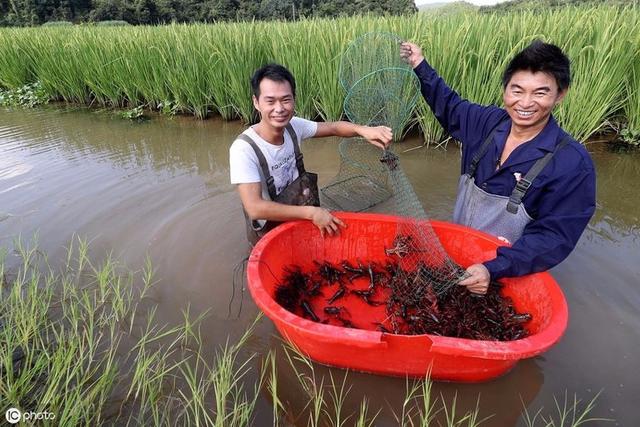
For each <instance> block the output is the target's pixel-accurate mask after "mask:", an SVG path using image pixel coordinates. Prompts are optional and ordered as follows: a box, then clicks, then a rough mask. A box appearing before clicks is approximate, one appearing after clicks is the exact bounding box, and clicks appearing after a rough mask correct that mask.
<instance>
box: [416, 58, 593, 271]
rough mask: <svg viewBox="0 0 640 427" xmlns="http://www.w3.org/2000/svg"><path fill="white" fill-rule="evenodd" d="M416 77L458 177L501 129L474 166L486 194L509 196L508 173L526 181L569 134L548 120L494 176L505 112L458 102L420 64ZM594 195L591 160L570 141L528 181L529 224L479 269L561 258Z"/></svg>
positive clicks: (545, 265)
mask: <svg viewBox="0 0 640 427" xmlns="http://www.w3.org/2000/svg"><path fill="white" fill-rule="evenodd" d="M415 73H416V74H417V75H418V78H419V79H420V83H421V90H422V95H423V96H424V98H425V100H426V101H427V103H428V104H429V106H430V107H431V110H432V111H433V113H434V114H435V116H436V118H437V119H438V121H439V122H440V124H441V125H442V127H443V128H444V129H445V130H446V131H447V132H448V133H449V134H450V135H451V136H452V137H454V138H455V139H457V140H458V141H460V142H461V143H462V168H461V172H462V173H464V172H465V171H466V170H467V168H468V167H469V164H470V163H471V159H472V157H473V154H474V153H475V151H476V150H477V149H478V148H479V146H480V144H482V142H483V141H484V140H485V139H486V138H487V137H488V135H489V133H490V132H491V130H492V129H493V128H494V127H496V126H497V125H498V124H499V127H498V128H497V130H496V133H495V134H494V137H493V140H494V144H493V145H492V146H490V147H489V149H488V150H487V153H486V154H485V155H484V157H483V158H482V159H481V160H480V163H479V164H478V168H477V170H476V173H475V182H476V185H478V186H479V187H480V188H482V189H483V190H485V191H486V192H488V193H491V194H497V195H501V196H507V197H508V196H509V195H511V192H512V191H513V189H514V187H515V185H516V178H515V175H514V173H516V172H517V173H520V174H522V176H525V174H526V172H527V171H529V169H530V168H531V167H532V166H533V164H534V163H535V162H536V160H538V159H539V158H541V157H543V156H544V155H545V154H546V153H547V152H549V151H553V149H554V147H555V146H556V144H558V143H559V142H560V141H561V139H562V138H563V137H564V136H565V135H567V133H566V132H565V131H563V130H562V129H561V128H560V126H558V124H557V123H556V121H555V119H554V118H553V117H550V119H549V122H548V123H547V125H546V126H545V128H544V129H543V130H542V131H541V132H540V133H539V134H538V135H537V136H536V137H534V138H533V139H532V140H530V141H528V142H526V143H524V144H522V145H520V146H519V147H517V148H516V149H515V150H514V151H513V152H512V153H511V155H510V156H509V158H508V159H507V161H506V162H505V163H504V164H503V165H502V166H501V167H500V168H499V169H498V170H496V165H497V164H498V162H499V160H500V155H501V154H502V150H503V148H504V146H505V144H506V141H507V137H508V136H509V131H510V130H511V119H510V118H509V115H508V114H507V112H506V111H505V110H504V109H502V108H498V107H496V106H482V105H478V104H473V103H471V102H469V101H467V100H465V99H462V98H461V97H460V96H459V95H458V94H457V93H456V92H454V91H453V90H451V88H449V87H448V86H447V85H446V83H445V82H444V80H443V79H442V78H441V77H440V76H438V74H437V73H436V71H435V70H434V69H433V68H431V66H429V64H427V62H426V61H423V62H422V63H420V65H418V66H417V67H416V68H415ZM501 122H502V123H501ZM595 193H596V175H595V170H594V167H593V162H592V161H591V157H590V156H589V153H587V150H586V149H585V148H584V146H582V144H580V143H578V142H577V141H575V140H574V139H573V138H571V143H570V144H569V145H567V146H566V147H564V148H562V149H561V150H559V151H558V152H557V153H556V154H555V156H554V157H553V158H552V160H551V162H550V163H549V164H548V165H547V166H546V167H545V168H544V169H543V170H542V172H541V173H540V174H539V175H538V177H537V178H536V179H535V180H534V181H533V183H532V184H531V187H530V188H529V190H528V191H527V193H526V195H525V197H524V198H523V200H522V203H523V204H524V207H525V209H526V210H527V213H528V214H529V215H530V216H531V217H532V218H533V221H531V222H530V223H529V224H527V226H526V227H525V229H524V232H523V234H522V236H521V237H520V238H519V239H518V240H517V241H516V242H512V246H511V247H506V246H505V247H501V248H499V249H498V253H497V257H496V258H495V259H493V260H491V261H488V262H485V263H484V265H485V266H486V267H487V269H488V270H489V272H490V273H491V278H492V279H499V278H501V277H517V276H522V275H525V274H529V273H535V272H539V271H544V270H548V269H549V268H551V267H553V266H555V265H556V264H558V263H560V262H561V261H562V260H564V259H565V258H566V257H567V256H568V255H569V253H570V252H571V251H572V250H573V248H574V247H575V245H576V243H577V242H578V239H579V238H580V235H581V234H582V232H583V231H584V229H585V227H586V226H587V223H588V222H589V219H591V216H592V215H593V213H594V211H595Z"/></svg>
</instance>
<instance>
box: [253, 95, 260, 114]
mask: <svg viewBox="0 0 640 427" xmlns="http://www.w3.org/2000/svg"><path fill="white" fill-rule="evenodd" d="M251 99H252V100H253V108H255V109H256V110H258V98H256V96H255V95H251ZM258 111H260V110H258Z"/></svg>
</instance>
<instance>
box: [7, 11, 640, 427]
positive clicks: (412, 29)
mask: <svg viewBox="0 0 640 427" xmlns="http://www.w3.org/2000/svg"><path fill="white" fill-rule="evenodd" d="M371 31H387V32H392V33H395V34H398V35H400V36H401V37H403V38H405V39H407V40H411V41H414V42H416V43H418V44H420V45H421V46H422V47H423V51H424V53H425V56H426V57H427V59H428V60H429V61H430V62H431V63H432V64H433V65H434V66H435V67H436V69H438V70H439V71H440V73H441V74H442V75H443V76H444V77H445V79H446V80H447V82H448V83H449V84H450V85H451V86H452V87H453V88H455V89H456V90H457V91H458V92H459V93H460V94H461V95H462V96H464V97H466V98H468V99H470V100H472V101H475V102H479V103H484V104H488V103H498V104H500V102H501V96H500V90H499V88H500V77H501V72H502V69H503V68H504V66H505V64H506V62H507V61H508V59H509V58H510V57H511V56H512V55H513V54H514V53H515V52H517V51H518V50H519V49H521V48H522V47H524V46H525V45H527V44H528V43H529V42H530V41H531V40H533V39H535V38H542V39H544V40H546V41H550V42H553V43H555V44H558V45H559V46H560V47H562V48H563V49H564V50H565V51H566V52H567V53H568V55H569V57H570V58H571V60H572V63H573V81H574V83H573V85H572V87H571V90H570V92H569V95H568V97H567V98H566V99H565V101H563V103H562V104H561V105H560V107H559V109H558V110H557V111H556V112H555V114H556V117H557V118H558V120H559V121H560V122H561V124H562V125H563V126H564V127H565V128H566V129H567V130H568V131H569V132H571V133H572V134H573V135H574V136H575V137H576V138H577V139H579V140H581V141H586V140H587V139H588V138H589V137H591V136H593V135H594V134H597V133H598V132H600V131H602V130H603V129H605V128H608V127H609V126H613V127H616V128H618V129H620V128H621V127H622V126H626V127H627V128H629V129H637V130H639V132H640V8H638V7H629V8H625V9H621V8H614V7H596V8H564V9H558V10H554V11H550V12H546V13H540V12H536V13H532V12H526V11H525V12H519V13H515V14H510V15H490V14H475V13H465V14H451V15H444V16H430V15H426V14H416V15H413V16H407V17H371V16H365V17H356V18H343V19H337V20H303V21H298V22H293V23H261V22H250V23H234V24H219V25H171V26H163V27H121V28H113V27H93V26H73V27H64V28H62V27H60V28H55V27H46V28H16V29H9V28H0V89H4V90H23V89H21V88H24V87H25V85H29V84H34V83H37V85H36V86H30V87H32V88H37V89H33V90H31V89H30V90H29V91H31V92H29V93H31V94H33V93H35V92H37V93H38V94H39V95H38V94H36V95H37V96H36V98H37V97H39V96H45V97H46V98H50V99H53V100H57V101H63V102H68V103H70V104H74V105H73V106H71V107H64V106H61V105H58V104H56V105H54V106H46V107H44V108H35V109H31V110H21V109H5V108H4V107H0V418H1V417H2V411H5V410H7V409H8V408H10V407H13V408H17V409H19V410H20V411H21V412H22V413H23V414H25V413H26V414H34V415H30V416H31V417H35V414H41V415H42V414H45V415H44V416H45V417H46V418H44V417H43V418H40V419H35V418H31V419H25V418H23V420H25V421H24V423H23V424H25V425H51V426H54V425H55V426H57V425H69V426H75V425H87V426H94V425H167V426H169V425H171V426H173V425H185V426H200V425H202V426H209V425H211V426H220V427H223V426H268V425H274V426H276V425H281V426H336V427H338V426H362V427H365V426H383V427H384V426H395V425H403V426H405V425H406V426H418V425H419V426H427V425H438V426H452V427H453V426H465V427H475V426H478V425H482V426H489V427H491V426H495V427H503V426H519V427H522V426H526V427H533V426H545V427H550V426H572V427H577V426H580V425H585V424H587V425H631V424H629V423H630V422H632V420H635V419H636V416H635V415H634V413H635V410H636V403H637V399H636V397H635V396H637V393H638V390H640V383H638V381H637V356H638V354H637V342H638V331H639V330H640V321H639V320H638V316H637V307H638V304H639V302H640V293H639V292H638V288H637V286H636V285H635V283H637V281H638V280H639V278H640V276H639V274H638V271H637V270H636V267H637V265H638V262H639V260H638V255H637V254H638V251H637V249H638V244H640V227H638V224H640V219H639V217H638V213H637V212H638V211H637V195H636V194H635V192H634V190H633V186H631V185H630V184H629V183H633V182H635V181H637V179H638V177H640V167H639V166H638V165H639V164H640V163H638V159H640V157H638V154H640V153H638V152H637V151H635V152H634V151H632V152H630V153H626V152H624V153H619V152H610V151H609V150H608V148H603V147H601V146H598V144H589V147H590V148H589V149H590V151H591V152H592V156H593V157H594V160H595V161H596V164H597V170H598V184H599V194H598V206H597V212H596V215H595V217H594V219H593V220H592V222H591V224H590V226H589V228H588V229H587V231H586V233H585V237H584V238H583V239H581V242H580V244H579V245H578V247H577V249H576V251H575V253H574V254H572V257H571V258H570V259H569V260H567V262H565V263H563V264H562V265H560V266H559V267H558V268H557V269H554V271H553V274H554V277H556V279H557V280H558V282H559V283H560V284H561V286H562V287H563V290H564V291H565V293H566V295H567V300H568V302H569V305H570V307H571V319H572V320H571V323H570V325H569V329H568V330H567V332H566V335H565V337H564V338H563V340H562V341H561V342H560V343H559V344H558V345H557V346H556V347H554V348H553V349H551V350H550V351H549V352H547V353H545V355H544V356H541V357H537V358H535V359H530V360H526V361H522V362H520V363H519V364H518V366H517V367H516V368H514V370H513V371H512V372H510V373H508V374H507V375H505V376H504V377H501V378H498V379H496V380H495V381H491V382H488V383H485V384H477V385H476V384H455V383H433V382H431V381H430V380H429V379H428V378H425V379H422V380H420V379H418V380H415V381H411V380H405V379H403V378H387V377H380V376H374V375H368V374H363V373H357V372H349V371H346V370H340V369H332V368H328V367H325V366H321V365H318V364H315V363H313V362H311V361H310V360H308V359H307V358H306V357H305V356H304V355H302V354H300V353H299V352H298V351H297V350H296V349H295V348H292V347H291V346H290V345H287V344H285V343H284V342H283V341H282V340H281V338H279V337H278V335H277V333H276V331H275V329H274V328H273V325H272V324H271V323H270V321H269V320H267V319H265V318H263V317H260V314H259V310H258V309H257V307H256V306H255V305H254V304H253V303H252V302H251V301H250V298H249V296H248V294H246V292H245V293H244V294H238V293H235V292H241V287H237V286H236V287H233V286H232V285H233V284H234V283H233V282H234V280H235V279H237V278H236V277H234V275H235V273H236V272H235V271H234V270H233V267H234V265H236V264H237V262H239V261H240V260H242V259H243V258H244V257H246V255H247V254H248V251H249V248H248V246H247V244H246V242H245V241H244V224H243V223H242V222H241V220H240V218H242V213H241V209H240V205H239V201H238V199H237V195H236V194H235V190H234V188H233V187H232V186H230V185H229V183H228V174H229V171H228V145H229V143H230V142H231V141H232V140H233V138H234V137H235V135H237V134H238V133H239V132H240V131H241V130H242V129H243V127H244V123H246V122H250V121H251V120H252V115H253V107H252V104H251V101H250V89H249V84H248V79H249V76H250V75H251V73H252V72H253V70H254V69H255V68H257V67H258V66H260V65H262V64H263V63H265V62H267V61H276V62H280V63H283V64H284V65H286V66H287V67H289V68H290V69H291V70H292V71H293V73H294V75H295V76H296V79H297V83H298V91H297V102H296V104H297V113H298V114H299V115H301V116H304V117H308V118H317V119H322V120H335V119H339V118H342V117H343V101H344V98H345V95H346V94H345V93H344V90H343V89H342V87H341V86H340V84H339V81H338V69H339V64H340V55H341V53H342V52H343V51H344V49H345V48H346V46H347V45H348V44H349V42H351V41H352V40H354V39H355V38H357V37H358V36H360V35H362V34H365V33H367V32H371ZM21 93H24V92H21ZM41 93H44V94H45V95H41ZM0 96H1V94H0ZM24 96H27V95H24ZM29 96H31V95H29ZM36 101H37V99H34V100H33V102H36ZM0 104H1V102H0ZM77 104H82V105H88V106H91V107H101V108H100V110H96V109H95V108H84V107H78V105H77ZM139 106H141V107H143V108H144V109H151V110H157V111H160V112H169V113H174V112H180V113H184V114H185V115H184V116H180V117H176V118H173V119H166V120H165V119H164V118H159V119H158V120H150V121H146V122H134V121H128V120H121V119H120V118H114V117H113V115H111V114H105V113H104V111H101V110H102V109H104V108H107V109H112V108H114V109H121V108H125V109H131V108H133V107H139ZM59 107H64V108H59ZM189 115H191V116H194V117H195V118H192V117H189ZM204 118H210V120H199V119H204ZM237 119H240V120H241V121H242V122H238V121H237ZM406 126H407V128H408V127H411V126H417V127H418V128H419V129H420V130H421V131H422V134H423V136H424V140H425V141H426V142H427V143H429V142H433V141H439V140H441V139H442V138H443V136H444V135H442V131H441V129H440V127H439V125H438V124H437V123H436V121H435V119H434V118H433V116H432V114H431V113H430V111H429V110H428V108H427V106H426V105H425V104H424V103H419V104H418V105H417V106H416V108H415V110H414V112H413V114H412V119H411V121H410V122H409V123H407V125H406ZM406 140H407V141H406V143H407V144H409V145H413V146H415V147H416V148H419V147H420V146H421V144H422V143H423V141H422V139H421V138H420V139H418V138H416V136H415V134H412V135H408V136H407V137H406ZM332 142H336V141H332ZM403 144H404V143H403ZM594 146H598V148H595V149H594V148H591V147H594ZM307 150H308V153H309V156H308V157H307V156H306V155H305V163H307V161H308V165H309V167H310V169H311V170H314V171H318V172H319V174H320V176H321V179H324V180H325V182H326V181H327V180H328V179H329V178H330V177H331V176H333V175H334V174H335V173H336V172H337V168H338V164H339V160H338V156H337V153H336V150H335V144H334V145H332V144H329V143H326V141H324V140H320V141H315V142H312V143H310V144H309V147H308V148H307V147H306V146H305V154H306V153H307ZM401 157H402V161H403V167H405V168H406V170H407V171H408V174H409V176H410V177H411V178H412V180H413V182H414V183H415V189H416V191H417V193H418V194H419V195H420V199H421V201H422V202H423V203H424V204H425V206H428V207H429V209H430V210H429V214H430V216H432V217H434V218H439V219H444V218H446V216H447V215H448V213H449V212H448V210H449V209H450V208H451V206H452V205H453V201H454V199H453V196H454V194H455V188H456V185H457V179H455V178H457V177H455V176H453V175H455V174H451V171H452V170H456V169H457V167H458V164H459V157H458V155H457V152H456V150H449V151H444V150H433V149H424V147H423V149H422V150H410V151H407V152H405V153H402V154H401ZM321 184H322V183H321ZM434 212H435V214H433V213H434ZM603 284H606V285H607V286H603ZM232 298H235V299H232ZM243 298H244V301H243ZM5 416H7V417H8V416H9V415H5ZM51 416H53V418H52V417H51ZM7 420H8V418H7Z"/></svg>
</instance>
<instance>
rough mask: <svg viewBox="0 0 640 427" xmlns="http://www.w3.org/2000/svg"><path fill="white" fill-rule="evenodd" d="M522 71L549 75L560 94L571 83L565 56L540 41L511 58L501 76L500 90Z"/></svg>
mask: <svg viewBox="0 0 640 427" xmlns="http://www.w3.org/2000/svg"><path fill="white" fill-rule="evenodd" d="M522 70H528V71H531V72H532V73H537V72H540V71H541V72H543V73H548V74H551V75H552V76H553V77H554V78H555V79H556V83H557V85H558V91H560V92H562V91H563V90H565V89H567V88H568V87H569V83H570V82H571V69H570V64H569V58H568V57H567V55H565V54H564V52H562V49H560V48H559V47H558V46H556V45H553V44H550V43H545V42H543V41H542V40H534V41H533V42H531V44H530V45H529V46H527V47H526V48H524V50H522V51H521V52H520V53H518V54H517V55H516V56H514V57H513V59H512V60H511V62H509V65H507V68H506V69H505V70H504V74H503V75H502V88H503V89H506V87H507V84H508V83H509V81H510V80H511V77H513V75H514V74H515V73H516V72H517V71H522Z"/></svg>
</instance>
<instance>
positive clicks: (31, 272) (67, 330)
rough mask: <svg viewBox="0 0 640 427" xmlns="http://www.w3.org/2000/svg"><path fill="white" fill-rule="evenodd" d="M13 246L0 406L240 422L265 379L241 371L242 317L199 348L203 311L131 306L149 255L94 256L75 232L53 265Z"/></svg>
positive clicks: (100, 418) (59, 413)
mask: <svg viewBox="0 0 640 427" xmlns="http://www.w3.org/2000/svg"><path fill="white" fill-rule="evenodd" d="M14 246H15V252H16V253H17V258H18V259H19V261H20V265H19V266H18V267H16V268H11V269H5V257H4V256H0V285H1V289H0V292H1V295H2V298H1V299H0V325H1V326H0V405H1V406H2V407H4V408H9V407H15V408H18V409H19V410H21V411H23V412H27V411H34V412H45V411H46V412H48V413H53V414H54V415H55V418H54V419H52V420H48V421H49V422H47V421H46V420H45V421H44V424H45V425H101V424H103V423H112V424H117V425H125V424H129V425H141V424H153V425H167V426H168V425H172V426H173V425H214V426H247V425H251V422H252V419H253V414H254V407H255V402H256V399H257V396H258V392H257V390H258V388H259V387H260V386H261V384H262V378H264V376H265V371H264V370H263V371H261V372H258V373H257V378H258V379H257V382H256V381H248V380H247V378H246V376H247V374H248V373H249V372H250V371H252V370H253V367H252V360H253V357H254V356H251V355H250V356H249V357H244V356H242V355H241V353H242V351H241V349H242V348H243V346H244V343H245V342H246V340H247V338H248V337H249V335H250V334H251V333H252V330H253V325H250V326H249V327H248V329H247V331H246V333H245V334H244V335H243V336H242V337H241V338H240V339H239V341H238V342H237V343H235V344H227V345H225V346H223V347H221V348H220V349H219V351H218V352H217V354H216V355H215V357H213V358H210V357H205V356H204V354H205V353H206V352H205V351H204V348H203V340H202V337H201V335H200V333H199V324H200V322H201V321H202V320H203V318H204V316H205V314H202V315H200V316H197V317H195V318H194V317H193V316H192V315H191V314H190V313H189V311H188V310H186V311H185V312H184V322H183V323H182V324H179V325H176V326H172V327H170V326H161V325H159V324H158V321H157V319H156V317H155V309H153V308H151V309H149V310H143V309H142V305H141V304H144V303H145V297H146V295H148V293H149V291H150V289H151V287H152V285H153V283H154V281H155V279H154V275H153V268H152V266H151V263H150V262H149V261H148V262H147V263H146V265H145V267H144V268H143V269H142V271H139V272H130V271H128V270H126V269H124V268H123V266H122V265H120V264H119V263H118V262H117V260H115V259H113V258H111V257H110V256H107V257H106V258H105V259H104V261H102V262H101V263H95V262H92V261H91V260H90V259H89V258H88V256H87V254H88V252H89V251H88V244H87V242H86V241H85V240H82V239H78V240H77V241H74V242H72V244H71V245H70V247H69V249H68V253H67V257H66V262H65V265H64V267H63V268H62V269H61V270H60V271H54V269H53V268H52V267H50V266H49V264H48V261H47V259H46V256H44V255H43V254H41V253H40V252H39V250H38V249H37V246H35V245H26V244H25V243H23V242H22V241H20V240H18V241H16V243H15V244H14ZM4 253H5V254H6V251H4ZM258 320H259V318H258V319H256V321H258ZM254 325H255V323H254ZM241 359H242V360H241ZM245 383H248V384H250V386H251V387H246V386H245Z"/></svg>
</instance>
